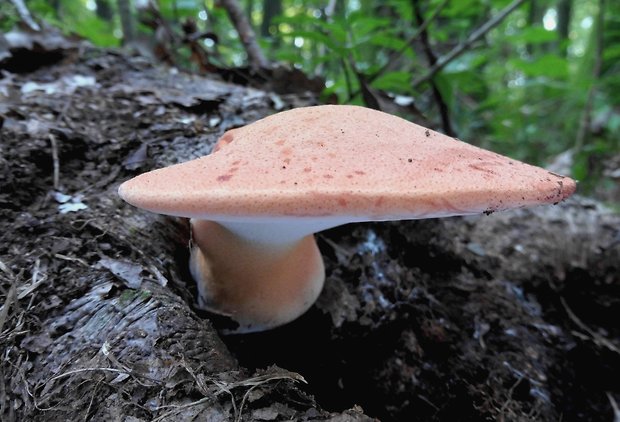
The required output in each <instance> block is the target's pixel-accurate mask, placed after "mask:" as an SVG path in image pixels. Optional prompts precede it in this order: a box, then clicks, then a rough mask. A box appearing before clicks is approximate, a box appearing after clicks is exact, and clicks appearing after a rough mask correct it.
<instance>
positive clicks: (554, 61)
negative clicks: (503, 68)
mask: <svg viewBox="0 0 620 422" xmlns="http://www.w3.org/2000/svg"><path fill="white" fill-rule="evenodd" d="M510 63H511V64H512V65H513V66H514V67H515V68H516V69H518V70H520V71H522V72H523V73H524V74H525V75H526V76H529V77H548V78H552V79H555V78H557V79H564V78H566V77H567V76H568V65H567V63H566V59H564V58H562V57H560V56H557V55H555V54H546V55H544V56H541V57H539V58H538V59H535V60H533V61H526V60H523V59H512V60H511V61H510Z"/></svg>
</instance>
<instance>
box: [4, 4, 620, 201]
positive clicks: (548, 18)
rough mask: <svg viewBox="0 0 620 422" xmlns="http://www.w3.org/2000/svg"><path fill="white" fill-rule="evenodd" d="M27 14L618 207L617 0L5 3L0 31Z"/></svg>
mask: <svg viewBox="0 0 620 422" xmlns="http://www.w3.org/2000/svg"><path fill="white" fill-rule="evenodd" d="M20 5H22V6H25V7H20ZM25 9H27V10H25ZM28 12H29V13H28ZM29 14H30V15H31V16H32V17H34V20H33V21H32V22H31V25H37V21H38V22H45V24H48V25H52V26H55V27H57V28H60V29H61V30H62V31H63V32H65V33H67V34H77V35H79V36H81V37H84V38H86V39H88V40H90V41H91V42H92V43H94V44H96V45H99V46H105V47H120V46H125V47H128V48H132V49H135V50H138V51H140V52H141V53H144V54H147V55H150V56H152V57H153V58H155V59H157V60H160V61H164V62H167V63H169V64H172V65H174V66H176V67H178V68H181V69H185V70H187V71H191V72H195V73H203V74H205V73H218V72H221V70H222V69H227V70H230V69H241V68H245V69H246V70H248V73H246V74H247V75H260V72H261V69H263V68H268V67H272V68H273V66H275V63H279V64H281V65H282V64H283V65H286V66H290V67H291V68H295V69H298V70H300V71H302V72H303V73H304V74H306V75H307V76H308V77H309V78H310V79H312V80H313V81H314V82H313V83H319V84H320V85H319V86H320V88H321V89H320V90H321V92H322V93H321V96H322V100H323V101H325V102H332V103H352V104H362V105H366V106H369V107H374V108H381V109H383V110H385V111H388V112H391V113H395V114H400V115H402V116H404V117H406V118H409V119H410V120H413V121H416V122H418V123H422V124H427V125H430V126H433V127H434V128H436V129H438V130H440V131H443V132H445V133H447V134H450V135H452V136H458V137H459V138H462V139H465V140H467V141H468V142H471V143H474V144H477V145H481V146H483V147H485V148H490V149H493V150H495V151H497V152H500V153H504V154H508V155H510V156H513V157H515V158H518V159H521V160H526V161H529V162H532V163H537V164H549V163H550V161H554V163H555V164H554V165H553V166H552V169H555V170H557V171H560V172H570V173H572V175H573V176H574V177H576V178H577V179H579V180H580V182H581V186H580V189H581V192H582V193H589V194H594V195H596V196H599V197H600V198H602V199H603V200H605V201H606V202H608V203H611V204H612V205H613V206H615V207H617V206H618V205H617V203H615V204H614V202H615V201H617V198H618V197H619V195H618V194H619V191H620V188H618V185H619V184H620V183H619V181H620V1H615V0H613V1H612V0H580V1H577V0H529V1H525V0H513V1H509V0H485V1H479V0H458V1H456V0H451V1H450V0H426V1H416V0H385V1H379V0H374V1H371V0H367V1H365V0H364V1H361V0H322V1H317V0H314V1H301V0H219V1H218V0H19V1H17V0H12V1H10V2H2V3H0V24H1V28H0V29H2V30H3V31H4V32H7V31H10V30H11V29H12V28H14V27H15V25H16V24H17V23H18V22H19V21H22V25H23V22H24V21H26V23H28V19H27V18H26V19H24V17H25V16H27V15H29ZM244 24H245V25H244ZM240 35H241V36H240ZM253 35H254V37H253ZM252 38H254V39H255V40H256V43H254V44H252V42H251V41H252ZM242 39H246V40H249V42H242V41H241V40H242ZM250 77H251V76H250ZM610 192H612V194H610Z"/></svg>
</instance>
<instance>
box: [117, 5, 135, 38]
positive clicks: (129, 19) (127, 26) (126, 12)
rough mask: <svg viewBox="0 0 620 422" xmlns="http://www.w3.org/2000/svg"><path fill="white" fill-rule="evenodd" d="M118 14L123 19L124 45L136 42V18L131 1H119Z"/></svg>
mask: <svg viewBox="0 0 620 422" xmlns="http://www.w3.org/2000/svg"><path fill="white" fill-rule="evenodd" d="M117 6H118V14H119V15H120V17H121V28H122V29H123V44H129V43H131V42H133V41H134V40H135V32H134V18H133V14H132V12H131V4H130V0H117Z"/></svg>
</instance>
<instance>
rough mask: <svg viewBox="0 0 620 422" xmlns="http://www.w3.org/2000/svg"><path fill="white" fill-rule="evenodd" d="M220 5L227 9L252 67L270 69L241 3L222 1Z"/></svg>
mask: <svg viewBox="0 0 620 422" xmlns="http://www.w3.org/2000/svg"><path fill="white" fill-rule="evenodd" d="M220 4H221V5H222V6H223V7H224V9H226V13H228V17H229V18H230V21H231V22H232V24H233V25H234V27H235V29H236V30H237V33H238V34H239V38H240V39H241V43H242V44H243V47H244V48H245V51H246V53H247V54H248V61H249V62H250V66H251V67H252V68H253V69H254V70H259V69H267V68H269V67H270V65H269V61H268V60H267V58H266V57H265V55H264V54H263V51H262V50H261V48H260V46H259V45H258V43H257V42H256V34H255V33H254V30H253V29H252V26H251V25H250V23H249V22H248V19H247V17H246V16H245V13H244V11H243V9H242V8H241V6H240V5H239V2H237V0H220Z"/></svg>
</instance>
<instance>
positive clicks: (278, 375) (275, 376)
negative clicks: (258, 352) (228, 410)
mask: <svg viewBox="0 0 620 422" xmlns="http://www.w3.org/2000/svg"><path fill="white" fill-rule="evenodd" d="M190 374H191V372H190ZM285 379H288V380H292V381H295V382H303V383H306V384H307V381H306V380H305V379H304V377H303V376H301V375H300V374H298V373H296V372H290V371H286V370H282V369H278V370H277V371H276V372H275V373H273V372H272V373H268V374H263V375H258V376H255V377H250V378H247V379H244V380H241V381H235V382H230V383H228V382H223V381H218V380H215V379H212V380H211V382H212V383H213V384H214V385H215V386H216V387H217V388H218V390H219V391H216V392H215V396H216V397H217V396H218V395H220V394H222V393H227V394H229V395H230V396H231V399H232V406H233V412H234V413H235V421H240V420H241V413H242V411H243V406H244V405H245V402H246V400H247V397H248V396H249V393H250V392H251V391H252V390H253V389H254V388H256V387H258V386H260V385H262V384H265V383H267V382H270V381H274V380H285ZM239 387H250V389H249V390H248V391H246V393H245V394H244V396H243V399H242V400H241V404H240V406H239V409H238V410H237V406H236V404H235V396H234V394H233V392H232V390H233V389H235V388H239ZM211 400H213V397H211V396H207V397H203V398H201V399H200V400H196V401H194V402H191V403H186V404H184V405H181V406H160V407H158V408H157V410H160V409H165V408H170V407H173V408H174V409H173V410H171V411H169V412H166V413H164V414H163V415H161V416H159V417H157V418H156V419H153V422H159V421H162V420H164V419H165V418H168V417H171V416H173V415H176V414H177V413H179V412H181V411H183V410H185V409H188V408H190V407H194V406H198V405H200V404H203V403H207V402H209V401H211Z"/></svg>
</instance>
